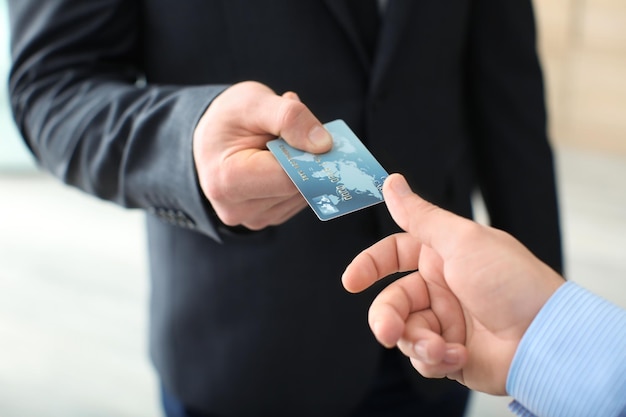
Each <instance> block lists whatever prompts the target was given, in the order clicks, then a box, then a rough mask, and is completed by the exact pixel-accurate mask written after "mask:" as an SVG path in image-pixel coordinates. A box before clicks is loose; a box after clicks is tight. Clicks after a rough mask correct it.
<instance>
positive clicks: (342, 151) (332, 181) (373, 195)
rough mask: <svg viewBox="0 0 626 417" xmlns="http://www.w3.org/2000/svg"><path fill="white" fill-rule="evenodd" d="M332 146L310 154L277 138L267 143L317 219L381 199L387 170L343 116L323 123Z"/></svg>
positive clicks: (327, 218) (351, 210) (328, 218)
mask: <svg viewBox="0 0 626 417" xmlns="http://www.w3.org/2000/svg"><path fill="white" fill-rule="evenodd" d="M324 127H325V128H326V130H328V132H329V133H330V134H331V135H332V137H333V148H332V150H330V151H329V152H327V153H324V154H312V153H309V152H304V151H301V150H299V149H296V148H293V147H292V146H289V145H288V144H287V142H285V140H284V139H281V138H278V139H275V140H272V141H269V142H268V143H267V148H268V149H269V150H270V151H271V152H272V153H273V154H274V156H275V157H276V159H277V160H278V162H279V163H280V165H281V166H282V167H283V169H284V170H285V172H286V173H287V175H289V178H291V180H292V181H293V183H294V184H295V185H296V187H298V190H300V193H302V195H303V196H304V198H305V199H306V201H307V202H308V203H309V206H311V208H312V209H313V211H314V212H315V214H317V217H319V219H320V220H324V221H325V220H330V219H334V218H335V217H339V216H342V215H344V214H348V213H352V212H354V211H357V210H360V209H362V208H365V207H369V206H373V205H374V204H378V203H380V202H382V201H383V200H384V199H383V193H382V188H383V182H384V181H385V179H386V178H387V177H388V176H389V174H388V173H387V171H385V169H384V168H383V167H382V166H381V165H380V163H379V162H378V161H377V160H376V159H375V158H374V156H372V154H371V153H370V152H369V151H368V150H367V148H366V147H365V146H364V145H363V143H361V141H360V140H359V138H358V137H357V136H356V135H355V134H354V132H352V130H350V128H349V127H348V125H347V124H346V123H345V122H344V121H343V120H334V121H332V122H329V123H326V124H325V125H324Z"/></svg>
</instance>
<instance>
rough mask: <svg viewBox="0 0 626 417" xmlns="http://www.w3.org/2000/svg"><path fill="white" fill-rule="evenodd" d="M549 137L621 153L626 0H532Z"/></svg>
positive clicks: (625, 115) (625, 139) (624, 141)
mask: <svg viewBox="0 0 626 417" xmlns="http://www.w3.org/2000/svg"><path fill="white" fill-rule="evenodd" d="M534 2H535V12H536V14H537V21H538V30H539V49H540V54H541V57H542V60H543V65H544V71H545V78H546V85H547V94H548V106H549V111H550V130H551V135H552V138H553V141H554V142H555V143H557V144H567V145H573V146H577V147H582V148H589V149H597V150H603V151H610V152H619V153H620V154H625V155H626V0H535V1H534Z"/></svg>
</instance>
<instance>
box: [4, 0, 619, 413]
mask: <svg viewBox="0 0 626 417" xmlns="http://www.w3.org/2000/svg"><path fill="white" fill-rule="evenodd" d="M535 8H536V14H537V20H538V28H539V48H540V53H541V57H542V60H543V63H544V70H545V79H546V84H547V100H548V104H549V111H550V131H551V137H552V140H553V144H554V147H555V152H556V160H557V171H558V180H559V187H560V199H561V208H562V225H563V233H564V240H565V251H566V272H567V275H568V278H569V279H571V280H574V281H576V282H579V283H581V284H582V285H585V286H586V287H588V288H589V289H591V290H593V291H596V292H597V293H599V294H601V295H603V296H605V297H606V298H608V299H610V300H612V301H614V302H615V303H617V304H618V305H621V306H622V307H626V184H624V180H625V179H626V2H624V0H549V1H539V0H536V4H535ZM8 42H9V40H8V22H7V12H6V0H0V78H1V79H2V80H6V76H7V72H8V67H9V53H8ZM0 202H1V204H0V416H2V417H23V416H29V417H40V416H64V417H74V416H76V417H78V416H80V417H97V416H107V417H123V416H124V417H125V416H128V417H131V416H132V417H143V416H146V417H148V416H157V417H158V416H160V415H161V412H160V407H159V397H158V387H157V384H156V379H155V376H154V374H153V371H152V368H151V366H150V364H149V362H148V359H147V347H146V319H147V306H146V299H147V295H148V291H149V288H148V283H147V269H146V263H145V258H146V256H145V247H144V236H143V217H142V215H141V214H140V213H138V212H134V211H125V210H123V209H121V208H118V207H116V206H114V205H112V204H109V203H105V202H101V201H97V200H95V199H93V198H90V197H87V196H85V195H83V194H81V193H79V192H78V191H75V190H73V189H70V188H67V187H64V186H63V185H60V184H59V183H58V182H57V181H56V180H53V179H51V178H50V177H49V176H48V175H46V174H43V173H41V172H39V171H38V170H37V168H36V167H35V164H34V163H33V160H32V158H31V156H30V155H29V153H28V152H27V150H26V149H25V147H24V145H23V143H22V142H21V140H20V139H19V137H18V134H17V132H16V130H15V128H14V126H13V122H12V119H11V117H10V114H9V108H8V99H7V85H6V81H2V82H1V83H0ZM479 210H480V209H479ZM479 216H480V212H479ZM120 236H124V238H123V239H120V238H119V237H120ZM110 242H116V243H115V246H111V244H110ZM508 401H509V399H508V398H496V397H489V396H486V395H481V394H477V395H475V396H474V397H473V400H472V405H471V409H470V410H469V412H468V417H491V416H493V417H495V416H510V415H511V414H510V413H509V412H508V411H507V410H506V404H507V403H508Z"/></svg>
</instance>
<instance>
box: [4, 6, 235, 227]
mask: <svg viewBox="0 0 626 417" xmlns="http://www.w3.org/2000/svg"><path fill="white" fill-rule="evenodd" d="M138 8H139V2H135V1H127V0H93V1H88V2H84V1H80V0H58V1H44V2H42V1H37V0H10V1H9V18H10V24H11V35H12V39H11V50H12V60H13V67H12V69H11V73H10V94H11V105H12V108H13V112H14V117H15V120H16V123H17V125H18V128H19V129H20V131H21V133H22V135H23V137H24V138H25V140H26V142H27V144H28V146H29V147H30V149H31V151H32V152H33V153H34V155H35V157H36V159H37V160H38V162H39V163H40V165H41V166H42V167H43V168H45V169H46V170H49V171H50V172H52V173H53V174H54V175H55V176H57V177H59V178H61V179H62V180H63V181H65V182H66V183H68V184H71V185H73V186H76V187H79V188H80V189H82V190H84V191H86V192H88V193H90V194H94V195H96V196H98V197H100V198H102V199H106V200H110V201H113V202H115V203H117V204H120V205H123V206H125V207H131V208H143V209H146V210H149V211H153V212H154V213H157V214H162V215H163V216H162V217H164V218H166V219H168V220H169V221H170V222H172V223H176V224H178V225H180V226H185V227H191V228H194V229H197V230H199V231H202V232H204V233H206V234H208V235H210V236H212V237H214V238H215V239H219V237H218V235H217V233H216V230H215V227H214V224H213V220H212V217H211V215H210V214H211V209H210V207H209V205H208V202H207V201H206V200H205V198H204V196H203V195H202V193H201V192H200V189H199V186H198V182H197V178H196V172H195V166H194V161H193V155H192V136H193V130H194V128H195V126H196V123H197V121H198V120H199V118H200V116H201V115H202V113H203V112H204V110H205V109H206V107H207V106H208V105H209V103H210V102H211V100H212V99H213V98H214V97H215V96H216V95H217V94H219V93H220V92H221V91H222V90H223V89H224V86H185V87H183V86H172V85H149V86H146V85H145V83H144V85H143V86H142V85H141V78H142V69H141V48H140V47H139V44H140V41H141V37H140V33H139V32H140V16H139V10H138Z"/></svg>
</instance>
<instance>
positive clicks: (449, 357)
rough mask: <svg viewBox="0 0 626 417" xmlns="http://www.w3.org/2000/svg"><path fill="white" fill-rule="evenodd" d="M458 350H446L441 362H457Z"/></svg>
mask: <svg viewBox="0 0 626 417" xmlns="http://www.w3.org/2000/svg"><path fill="white" fill-rule="evenodd" d="M459 357H460V354H459V349H457V348H448V349H446V353H445V354H444V356H443V361H444V362H445V363H449V364H455V363H458V362H459Z"/></svg>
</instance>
